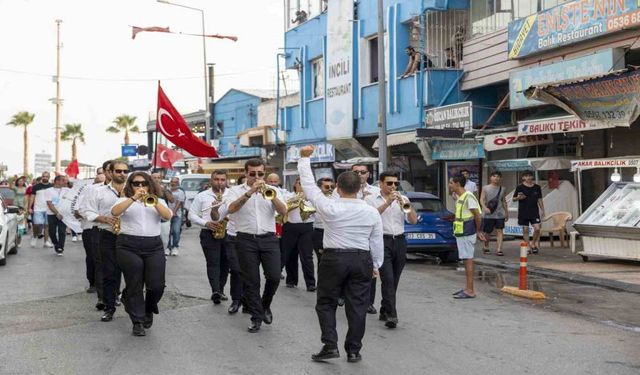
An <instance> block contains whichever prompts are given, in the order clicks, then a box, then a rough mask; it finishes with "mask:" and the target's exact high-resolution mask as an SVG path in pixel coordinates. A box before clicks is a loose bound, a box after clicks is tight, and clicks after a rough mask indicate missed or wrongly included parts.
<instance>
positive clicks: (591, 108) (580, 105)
mask: <svg viewBox="0 0 640 375" xmlns="http://www.w3.org/2000/svg"><path fill="white" fill-rule="evenodd" d="M525 95H526V96H527V98H530V99H536V100H541V101H543V102H545V103H549V104H553V105H556V106H558V107H560V108H562V109H564V110H565V111H567V112H569V113H572V114H574V115H576V116H578V117H579V118H580V119H581V120H584V121H594V122H598V123H600V124H601V125H606V126H630V125H631V123H633V122H634V121H635V120H636V119H637V118H638V116H639V115H640V70H638V69H634V70H627V71H618V72H613V73H611V74H608V75H606V76H603V77H597V78H593V79H588V80H583V81H579V82H571V83H566V84H559V85H552V86H546V87H532V88H529V89H528V90H526V91H525Z"/></svg>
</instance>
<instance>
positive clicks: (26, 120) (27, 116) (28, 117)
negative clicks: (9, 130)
mask: <svg viewBox="0 0 640 375" xmlns="http://www.w3.org/2000/svg"><path fill="white" fill-rule="evenodd" d="M34 117H36V115H35V114H33V113H29V112H26V111H24V112H18V113H16V114H15V115H13V117H12V118H11V121H9V122H8V123H7V125H9V126H13V127H16V128H17V127H20V126H22V144H23V146H24V153H23V159H22V162H23V167H22V168H23V169H22V171H23V172H22V173H23V174H24V175H26V174H28V173H29V133H28V132H27V127H28V126H29V125H30V124H31V123H32V122H33V118H34Z"/></svg>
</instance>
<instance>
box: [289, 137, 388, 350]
mask: <svg viewBox="0 0 640 375" xmlns="http://www.w3.org/2000/svg"><path fill="white" fill-rule="evenodd" d="M313 150H314V148H313V146H305V147H303V148H302V150H301V151H300V156H301V158H300V160H299V161H298V173H299V174H300V182H301V183H302V188H303V189H304V192H305V193H306V195H307V199H308V200H309V201H311V203H312V204H313V206H314V207H315V208H316V210H317V211H318V213H320V215H322V219H323V223H324V240H323V246H324V248H323V250H324V253H323V255H322V262H320V265H319V267H318V290H317V302H316V312H317V313H318V320H319V321H320V329H321V331H322V337H321V340H322V343H323V344H324V346H323V347H322V349H321V350H320V352H318V353H316V354H313V355H312V356H311V359H313V360H314V361H323V360H326V359H331V358H338V357H340V353H339V351H338V333H337V331H336V308H337V306H338V298H339V297H340V293H341V291H342V290H344V295H345V300H346V306H345V312H346V315H347V321H348V324H349V330H348V331H347V337H346V340H345V343H344V348H345V351H346V352H347V361H349V362H359V361H360V360H361V359H362V357H361V355H360V349H361V348H362V337H364V332H365V324H366V319H367V307H368V306H369V290H370V288H371V278H372V277H377V276H378V269H379V268H380V266H381V265H382V261H383V254H384V252H383V247H384V245H383V239H382V219H381V218H380V214H378V211H377V210H376V209H375V208H373V207H371V206H369V205H368V204H366V203H365V202H364V200H362V199H357V194H358V191H359V190H360V188H361V184H360V178H359V176H358V174H356V173H354V172H343V173H342V174H340V176H339V177H338V188H337V191H338V194H339V196H340V198H339V199H336V200H334V199H330V198H327V197H326V196H325V195H324V193H323V192H322V190H320V188H318V186H317V185H316V183H315V180H314V177H313V172H311V164H310V159H309V157H310V156H311V154H312V153H313Z"/></svg>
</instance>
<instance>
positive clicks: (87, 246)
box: [82, 229, 96, 286]
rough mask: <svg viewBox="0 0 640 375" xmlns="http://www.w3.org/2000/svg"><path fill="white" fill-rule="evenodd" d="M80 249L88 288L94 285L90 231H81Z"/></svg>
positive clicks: (94, 276)
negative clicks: (82, 250)
mask: <svg viewBox="0 0 640 375" xmlns="http://www.w3.org/2000/svg"><path fill="white" fill-rule="evenodd" d="M82 247H84V254H85V257H84V263H85V265H86V268H87V281H89V285H90V286H95V285H96V267H95V262H94V260H93V238H91V229H85V230H83V231H82Z"/></svg>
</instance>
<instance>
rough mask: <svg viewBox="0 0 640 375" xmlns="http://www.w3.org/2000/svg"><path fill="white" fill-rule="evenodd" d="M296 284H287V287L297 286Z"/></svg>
mask: <svg viewBox="0 0 640 375" xmlns="http://www.w3.org/2000/svg"><path fill="white" fill-rule="evenodd" d="M295 287H296V286H295V285H294V284H287V288H295Z"/></svg>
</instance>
